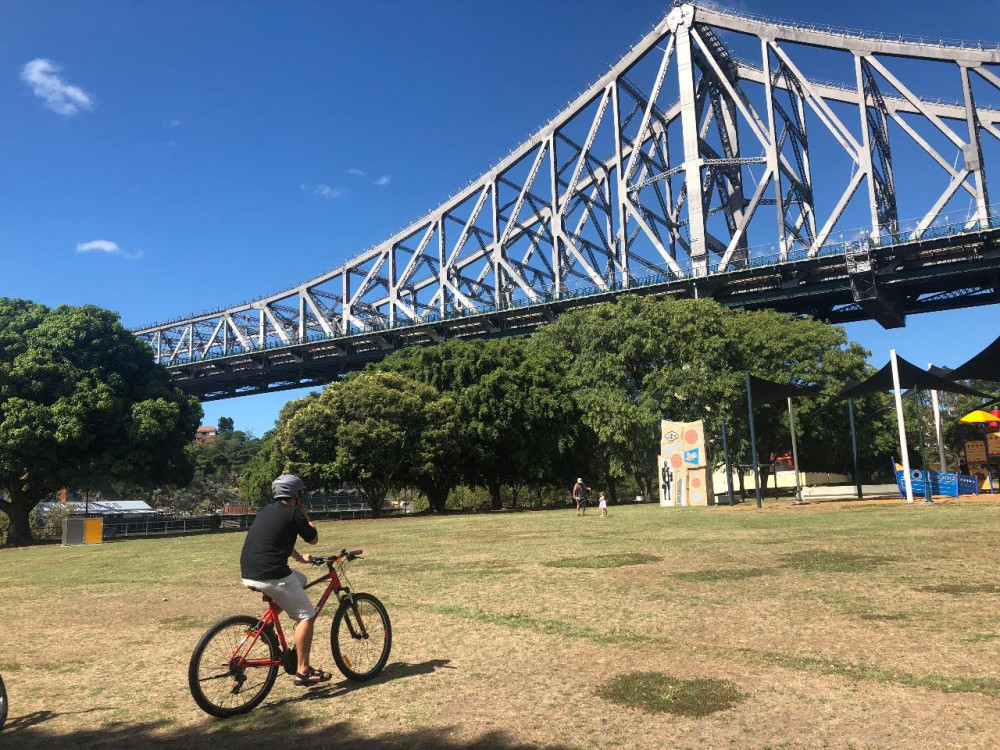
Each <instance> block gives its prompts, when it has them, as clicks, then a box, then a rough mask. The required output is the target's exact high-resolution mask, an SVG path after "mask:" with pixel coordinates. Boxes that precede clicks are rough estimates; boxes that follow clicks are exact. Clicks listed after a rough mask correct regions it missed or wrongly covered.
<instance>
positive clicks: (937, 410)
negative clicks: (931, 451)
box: [927, 362, 948, 471]
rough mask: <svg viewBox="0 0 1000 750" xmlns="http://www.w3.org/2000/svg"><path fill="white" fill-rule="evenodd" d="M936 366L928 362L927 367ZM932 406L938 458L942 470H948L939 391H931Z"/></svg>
mask: <svg viewBox="0 0 1000 750" xmlns="http://www.w3.org/2000/svg"><path fill="white" fill-rule="evenodd" d="M933 366H934V363H933V362H928V363H927V369H930V368H931V367H933ZM931 407H932V408H933V409H934V433H935V434H936V435H937V443H938V458H940V459H941V471H948V462H947V461H946V460H945V456H944V438H943V437H942V433H941V407H940V405H939V404H938V392H937V391H931Z"/></svg>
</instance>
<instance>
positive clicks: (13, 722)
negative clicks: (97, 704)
mask: <svg viewBox="0 0 1000 750" xmlns="http://www.w3.org/2000/svg"><path fill="white" fill-rule="evenodd" d="M110 710H111V707H110V706H108V707H103V708H88V709H86V710H85V711H58V712H56V711H32V712H31V713H30V714H25V715H24V716H16V717H14V718H11V719H8V721H7V723H6V724H4V734H5V735H6V734H8V733H10V732H14V731H17V730H18V729H28V728H29V727H33V726H36V725H38V724H43V723H45V722H46V721H49V720H51V719H55V718H56V717H58V716H70V715H72V714H90V713H94V712H95V711H110Z"/></svg>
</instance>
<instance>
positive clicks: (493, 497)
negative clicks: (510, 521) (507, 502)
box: [486, 482, 503, 510]
mask: <svg viewBox="0 0 1000 750" xmlns="http://www.w3.org/2000/svg"><path fill="white" fill-rule="evenodd" d="M486 489H487V491H488V492H489V493H490V507H491V508H493V510H501V509H503V500H502V499H501V498H500V482H488V483H487V485H486Z"/></svg>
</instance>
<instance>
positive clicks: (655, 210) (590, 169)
mask: <svg viewBox="0 0 1000 750" xmlns="http://www.w3.org/2000/svg"><path fill="white" fill-rule="evenodd" d="M837 76H839V80H838V79H837V78H836V77H837ZM828 79H831V80H828ZM929 82H937V83H938V84H940V86H942V87H944V88H945V90H946V91H947V92H948V93H950V95H951V97H952V98H951V100H948V99H945V100H942V99H939V98H932V97H931V96H929V95H927V93H926V88H927V86H928V83H929ZM949 87H950V88H949ZM918 90H920V91H921V93H916V92H917V91H918ZM996 160H1000V49H998V48H997V47H992V48H984V47H983V46H982V45H981V44H968V43H961V42H953V41H945V40H939V39H929V40H928V39H903V38H902V37H891V36H887V35H877V36H876V35H872V34H866V33H864V32H860V31H845V30H837V29H831V28H822V29H821V28H814V27H808V26H803V25H801V24H787V23H778V22H775V21H771V20H767V19H763V18H757V17H753V16H749V15H746V14H742V13H741V14H737V13H735V12H733V11H731V10H726V9H721V8H716V7H710V6H704V5H690V4H683V5H676V6H675V7H673V8H672V9H671V10H670V12H669V14H668V15H667V16H666V17H665V18H664V19H663V20H662V21H661V22H660V23H658V24H657V25H656V26H655V27H654V28H653V29H652V30H651V31H650V32H649V33H648V34H647V35H646V36H645V37H644V38H643V39H642V40H641V41H639V42H638V43H637V44H636V45H635V46H634V47H633V48H632V49H631V50H629V52H628V53H627V54H626V55H625V56H624V57H622V58H621V59H620V60H619V61H618V62H617V63H616V64H615V65H613V66H612V67H611V69H610V70H608V72H607V73H605V74H604V75H603V76H602V77H601V78H600V79H598V80H597V81H596V82H595V83H594V84H593V85H591V86H590V87H588V88H587V89H586V90H585V91H584V92H583V93H582V94H580V96H579V97H578V98H577V99H576V100H574V101H572V102H570V103H569V104H568V105H567V106H566V108H565V109H564V110H562V111H561V112H560V113H559V114H558V115H557V116H555V117H554V118H553V119H552V120H550V121H549V122H548V123H547V124H545V126H544V127H542V128H541V129H540V130H539V131H538V132H537V133H535V134H534V136H532V137H531V138H530V139H529V140H527V141H526V142H525V143H523V144H521V145H520V146H519V147H518V148H516V149H514V150H513V151H512V152H511V153H510V154H509V155H508V156H507V157H506V158H504V159H503V160H502V161H500V162H499V163H498V164H496V165H495V166H494V167H492V168H491V169H490V170H489V171H488V172H486V173H485V174H484V175H482V176H481V177H480V178H479V179H477V180H475V181H473V182H471V183H469V185H467V186H466V187H465V188H463V189H462V190H460V191H459V192H458V193H456V194H455V195H453V196H452V197H451V198H449V199H448V200H446V201H445V202H444V203H442V204H441V205H440V206H438V207H437V208H436V209H434V210H433V211H431V212H430V213H429V214H427V215H426V216H424V217H423V218H421V219H420V220H419V221H416V222H414V223H413V224H411V225H410V226H408V227H407V228H405V229H404V230H402V231H400V232H399V233H398V234H396V235H395V236H394V237H391V238H390V239H388V240H386V241H385V242H382V243H381V244H379V245H377V246H375V247H372V248H371V249H369V250H367V251H366V252H364V253H362V254H360V255H358V256H357V257H355V258H354V259H353V260H350V261H348V262H346V263H344V264H343V265H342V266H340V267H339V268H335V269H333V270H331V271H328V272H326V273H323V274H322V275H319V276H317V277H315V278H313V279H310V280H309V281H306V282H305V283H303V284H301V285H299V286H296V287H294V288H291V289H287V290H284V291H281V292H278V293H275V294H273V295H270V296H268V297H265V298H260V299H257V300H254V301H250V302H247V303H244V304H240V305H235V306H232V307H229V308H226V309H220V310H217V311H214V312H210V313H203V314H200V315H196V316H191V317H186V318H181V319H176V320H171V321H167V322H163V323H158V324H155V325H151V326H147V327H143V328H140V329H135V330H134V333H135V335H137V336H138V337H139V338H141V339H142V340H144V341H146V342H147V343H149V345H150V346H151V347H152V348H153V351H154V352H155V356H156V359H157V361H158V362H161V363H163V364H165V365H166V366H167V367H168V368H169V369H170V370H171V372H172V374H173V376H174V378H175V382H176V384H177V385H178V386H180V387H181V388H183V389H184V390H186V391H188V392H190V393H193V394H196V395H197V396H198V397H199V398H201V399H202V400H206V401H207V400H213V399H219V398H227V397H232V396H239V395H244V394H248V393H258V392H263V391H268V390H280V389H285V388H295V387H300V386H308V385H315V384H320V383H325V382H329V381H330V380H333V379H335V378H337V377H338V376H339V375H340V374H342V373H344V372H347V371H350V370H352V369H357V368H359V367H361V366H363V365H364V364H365V363H367V362H370V361H374V360H377V359H380V358H381V357H383V356H384V355H385V354H386V353H388V352H390V351H392V350H394V349H397V348H399V347H403V346H408V345H412V344H428V343H433V342H439V341H443V340H446V339H449V338H456V337H490V336H503V335H509V334H517V333H525V332H528V331H531V330H533V329H534V328H535V327H537V326H539V325H541V324H544V323H546V322H548V321H551V320H554V319H555V317H556V316H558V315H559V314H560V313H561V312H564V311H567V310H571V309H574V308H579V307H581V306H586V305H593V304H596V303H599V302H603V301H607V300H609V299H612V298H614V297H615V296H616V295H619V294H622V293H624V292H629V293H636V294H650V295H659V296H666V295H670V296H677V297H711V298H714V299H716V300H718V301H720V302H721V303H723V304H726V305H739V306H745V307H770V308H775V309H778V310H783V311H788V312H792V313H795V314H808V315H813V316H817V317H820V318H824V319H827V320H830V321H833V322H849V321H855V320H861V319H875V320H877V321H879V322H880V323H881V324H882V325H884V326H886V327H896V326H901V325H903V324H904V322H905V316H906V315H907V314H911V313H919V312H925V311H933V310H941V309H946V308H956V307H965V306H971V305H980V304H987V303H993V302H997V301H1000V294H998V288H1000V287H998V275H1000V217H996V216H995V209H994V207H993V206H991V204H990V198H989V193H988V189H987V166H988V165H989V164H992V163H993V161H996ZM997 168H1000V167H994V169H997ZM901 216H904V217H909V216H915V217H917V218H916V219H913V220H909V221H906V220H902V219H901V218H900V217H901ZM858 226H864V229H862V230H857V229H850V228H852V227H858ZM845 227H847V228H848V229H845Z"/></svg>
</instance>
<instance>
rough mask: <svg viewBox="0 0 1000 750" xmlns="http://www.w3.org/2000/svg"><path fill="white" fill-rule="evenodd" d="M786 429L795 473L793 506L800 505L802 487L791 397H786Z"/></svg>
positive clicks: (775, 481) (775, 480)
mask: <svg viewBox="0 0 1000 750" xmlns="http://www.w3.org/2000/svg"><path fill="white" fill-rule="evenodd" d="M788 429H789V430H791V432H792V464H793V466H792V470H793V471H794V472H795V504H796V505H800V504H801V503H802V485H801V484H799V448H798V444H797V443H796V441H795V409H793V408H792V397H791V396H789V397H788ZM774 483H775V484H777V483H778V474H777V472H775V475H774Z"/></svg>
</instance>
